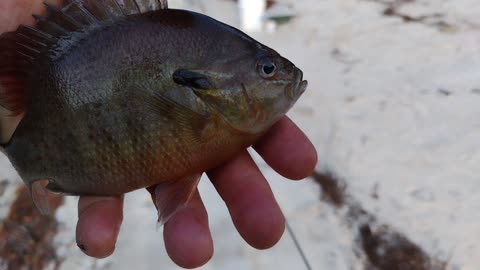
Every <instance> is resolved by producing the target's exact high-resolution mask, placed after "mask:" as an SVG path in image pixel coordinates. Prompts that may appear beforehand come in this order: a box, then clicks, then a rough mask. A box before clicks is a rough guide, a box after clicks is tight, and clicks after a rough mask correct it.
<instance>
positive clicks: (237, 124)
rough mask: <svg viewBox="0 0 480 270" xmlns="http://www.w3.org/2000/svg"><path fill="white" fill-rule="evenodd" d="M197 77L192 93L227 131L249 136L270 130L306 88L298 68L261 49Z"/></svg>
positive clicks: (211, 68)
mask: <svg viewBox="0 0 480 270" xmlns="http://www.w3.org/2000/svg"><path fill="white" fill-rule="evenodd" d="M198 74H203V76H204V77H203V78H202V79H200V80H199V82H200V85H199V86H200V87H195V88H193V90H194V93H195V94H196V95H197V96H198V97H199V98H200V99H201V100H202V101H203V102H204V103H205V104H206V105H207V106H209V107H210V108H211V109H212V110H213V111H214V112H215V113H217V114H218V115H219V116H220V117H221V118H222V119H223V120H224V121H225V122H226V123H227V124H228V125H229V126H230V127H232V128H233V129H235V130H237V131H240V132H243V133H249V134H259V133H262V132H264V131H266V130H267V129H268V128H270V127H271V126H272V125H273V124H274V123H275V122H276V121H278V120H279V119H280V118H281V117H282V116H284V115H285V114H286V113H287V111H288V110H289V109H290V108H291V107H292V106H293V105H294V104H295V102H296V101H297V100H298V99H299V98H300V96H301V95H302V94H303V93H304V92H305V90H306V88H307V81H305V80H303V72H302V71H301V70H300V69H299V68H297V67H296V66H295V65H294V64H293V63H292V62H290V61H289V60H287V59H286V58H284V57H282V56H280V55H279V54H278V53H277V52H275V51H273V50H271V49H268V48H265V47H263V46H257V47H256V48H255V50H250V51H248V52H247V53H244V54H243V55H242V56H241V57H236V58H235V59H234V60H231V61H221V62H220V63H215V64H214V65H211V66H210V67H209V69H208V70H202V71H198ZM200 77H201V76H200Z"/></svg>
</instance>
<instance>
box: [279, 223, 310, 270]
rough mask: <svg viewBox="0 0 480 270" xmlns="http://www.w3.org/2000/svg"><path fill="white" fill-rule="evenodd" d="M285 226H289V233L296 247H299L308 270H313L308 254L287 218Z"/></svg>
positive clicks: (298, 249)
mask: <svg viewBox="0 0 480 270" xmlns="http://www.w3.org/2000/svg"><path fill="white" fill-rule="evenodd" d="M285 227H286V228H287V231H288V234H289V235H290V237H291V238H292V240H293V243H294V244H295V247H296V248H297V251H298V253H299V254H300V257H302V260H303V263H304V264H305V267H306V268H307V270H312V266H311V265H310V263H309V262H308V259H307V256H306V255H305V252H303V249H302V247H301V246H300V243H299V242H298V240H297V237H296V236H295V233H294V232H293V229H292V227H290V224H289V223H288V221H287V219H286V218H285Z"/></svg>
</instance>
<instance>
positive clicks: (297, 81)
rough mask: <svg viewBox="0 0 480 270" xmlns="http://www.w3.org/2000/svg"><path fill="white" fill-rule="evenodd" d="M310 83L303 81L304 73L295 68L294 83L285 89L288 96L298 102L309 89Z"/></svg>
mask: <svg viewBox="0 0 480 270" xmlns="http://www.w3.org/2000/svg"><path fill="white" fill-rule="evenodd" d="M307 86H308V81H306V80H303V72H302V71H301V70H300V69H299V68H297V67H294V68H293V82H292V83H290V84H288V85H287V87H285V94H286V96H287V97H288V98H289V99H290V100H293V101H296V100H297V99H298V98H299V97H300V96H301V95H302V94H303V93H304V92H305V90H306V89H307Z"/></svg>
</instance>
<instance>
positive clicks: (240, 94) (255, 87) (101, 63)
mask: <svg viewBox="0 0 480 270" xmlns="http://www.w3.org/2000/svg"><path fill="white" fill-rule="evenodd" d="M45 6H46V9H47V14H46V16H37V15H34V17H35V19H36V25H35V26H34V27H31V26H25V25H21V26H19V28H18V29H17V30H16V31H14V32H8V33H4V34H2V35H1V36H0V59H2V61H1V63H0V105H1V107H2V111H1V112H2V117H1V119H0V127H1V130H0V133H1V135H2V136H1V139H2V141H1V142H0V143H1V145H2V151H3V152H4V153H5V154H6V156H7V157H8V159H9V160H10V162H11V163H12V165H13V167H14V168H15V169H16V171H17V172H18V174H19V175H20V177H21V178H22V180H23V181H24V182H25V184H26V185H27V186H28V188H29V190H30V193H31V197H32V199H33V202H34V204H35V205H36V206H37V208H38V209H39V210H40V211H42V212H48V205H47V203H46V194H47V193H46V192H47V191H51V192H56V193H62V194H67V195H75V196H79V195H86V196H116V195H122V194H125V193H128V192H131V191H134V190H137V189H140V188H146V187H152V186H154V185H156V187H155V190H154V197H155V205H156V207H157V209H158V218H159V219H158V220H159V222H160V223H162V224H163V223H165V222H166V221H167V220H168V219H169V218H170V217H171V216H172V215H173V214H174V213H175V211H176V210H177V209H178V208H179V207H181V206H183V205H185V204H186V203H187V202H188V201H189V199H190V197H191V196H192V194H193V193H194V191H195V190H196V188H197V185H198V182H199V180H200V177H201V175H202V173H203V172H205V171H207V170H209V169H211V168H214V167H216V166H219V165H221V164H222V163H224V162H226V161H227V160H229V159H231V158H232V157H234V156H235V155H236V154H238V153H239V152H241V151H243V150H245V149H247V148H248V147H250V146H251V145H253V144H254V143H255V142H256V141H258V140H259V139H260V138H261V137H262V136H263V135H264V134H265V133H266V132H267V131H268V129H269V128H270V127H272V126H273V125H274V124H275V123H276V122H277V121H278V120H279V119H281V118H282V117H283V116H284V115H285V114H286V113H287V112H288V111H289V110H290V108H291V107H292V106H293V105H294V104H295V103H296V102H297V100H298V99H299V98H300V96H302V94H303V93H304V92H305V90H306V88H307V84H308V83H307V81H306V80H304V79H303V72H302V71H301V70H300V69H299V68H298V67H296V66H295V65H294V64H293V63H292V62H291V61H289V60H288V59H286V58H284V57H283V56H281V55H280V54H279V53H278V52H276V51H275V50H273V49H271V48H269V47H267V46H266V45H264V44H262V43H260V42H258V41H256V40H254V39H253V38H252V37H250V36H248V35H247V34H245V33H243V32H242V31H240V30H238V29H236V28H234V27H232V26H229V25H227V24H224V23H222V22H220V21H217V20H215V19H213V18H211V17H208V16H206V15H203V14H200V13H195V12H192V11H187V10H178V9H171V8H169V7H168V3H167V1H165V0H106V1H94V0H67V1H65V3H64V6H63V7H56V6H53V5H50V4H48V3H45ZM12 119H20V120H18V122H19V123H18V125H17V126H16V128H15V127H14V128H13V130H12V128H11V126H15V125H14V124H11V122H12V121H13V120H12ZM9 123H10V124H9ZM42 181H47V182H48V184H47V185H46V186H45V185H43V184H42Z"/></svg>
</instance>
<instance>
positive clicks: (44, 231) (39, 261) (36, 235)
mask: <svg viewBox="0 0 480 270" xmlns="http://www.w3.org/2000/svg"><path fill="white" fill-rule="evenodd" d="M48 202H49V206H50V215H48V216H44V215H41V214H40V212H39V211H38V210H37V209H36V208H35V206H34V204H33V202H32V200H31V198H30V194H29V192H28V189H27V188H26V187H25V186H22V187H20V188H19V189H18V190H17V195H16V198H15V201H14V202H13V204H12V205H11V207H10V211H9V213H8V216H7V217H6V218H5V219H4V220H2V221H1V223H0V266H1V267H0V268H2V269H9V270H10V269H11V270H19V269H28V270H40V269H44V267H46V266H47V265H49V264H51V263H53V265H54V266H55V268H58V266H59V265H60V260H59V258H58V257H57V255H56V252H55V247H54V246H53V243H52V242H53V238H54V236H55V234H56V233H57V228H58V222H57V220H56V219H55V217H54V214H55V212H56V210H57V209H58V207H60V206H61V205H62V204H63V196H62V195H57V194H51V193H49V194H48Z"/></svg>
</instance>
